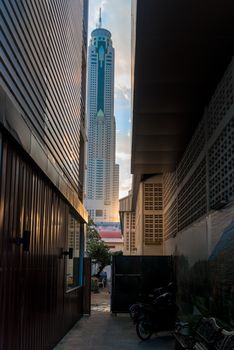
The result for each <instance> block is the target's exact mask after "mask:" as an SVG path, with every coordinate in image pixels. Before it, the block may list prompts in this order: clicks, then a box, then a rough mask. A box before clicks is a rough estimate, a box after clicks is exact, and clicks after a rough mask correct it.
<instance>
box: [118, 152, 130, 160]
mask: <svg viewBox="0 0 234 350" xmlns="http://www.w3.org/2000/svg"><path fill="white" fill-rule="evenodd" d="M116 159H122V160H130V159H131V154H130V153H125V152H122V153H121V152H117V153H116Z"/></svg>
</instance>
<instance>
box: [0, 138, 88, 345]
mask: <svg viewBox="0 0 234 350" xmlns="http://www.w3.org/2000/svg"><path fill="white" fill-rule="evenodd" d="M0 203H1V205H0V257H1V258H0V308H1V318H0V349H1V350H12V349H19V350H24V349H35V350H45V349H52V348H53V346H54V345H55V344H56V343H57V341H58V340H59V339H60V338H61V337H63V335H64V334H65V333H66V332H67V331H68V330H69V329H70V328H71V327H72V325H73V324H74V323H75V322H76V321H77V320H78V319H79V317H80V316H81V315H82V312H83V311H82V302H83V300H82V293H83V287H82V283H81V281H82V266H81V264H79V260H81V259H82V250H83V248H82V244H81V245H80V251H79V254H77V252H75V251H74V259H73V260H69V259H68V257H67V256H63V255H61V253H62V251H68V248H70V247H71V244H70V242H69V241H68V231H69V218H70V216H71V214H72V216H73V217H74V220H75V221H76V222H77V223H79V220H80V219H79V217H78V215H77V214H75V213H74V212H73V211H72V208H71V206H70V205H69V204H68V202H67V201H66V200H65V199H64V197H62V196H61V194H60V193H59V191H58V190H57V189H56V188H55V187H54V186H53V185H52V184H51V182H50V181H49V180H48V179H46V178H45V176H44V175H43V173H42V172H41V170H40V169H39V168H38V167H37V166H36V165H35V164H33V162H31V161H30V159H29V158H28V156H27V155H26V154H25V153H24V152H23V151H22V150H21V149H20V147H19V146H18V144H17V143H16V142H15V141H14V140H13V139H12V138H9V136H8V135H5V134H3V133H0ZM24 231H29V233H30V245H29V251H24V250H23V246H22V244H21V245H17V244H16V239H17V237H20V238H22V237H23V233H24ZM79 240H80V241H82V240H83V224H81V228H80V233H79ZM71 261H73V264H74V266H76V267H75V269H79V271H75V269H74V278H75V276H77V278H79V275H80V278H79V280H77V281H76V283H74V284H73V287H75V286H76V288H73V289H70V286H69V283H70V282H69V280H68V279H67V272H69V268H68V263H70V262H71ZM74 282H75V281H74Z"/></svg>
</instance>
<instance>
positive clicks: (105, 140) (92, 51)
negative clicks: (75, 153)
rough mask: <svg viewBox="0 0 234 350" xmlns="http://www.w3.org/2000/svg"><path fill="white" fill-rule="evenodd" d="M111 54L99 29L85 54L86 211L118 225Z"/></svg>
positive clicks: (109, 42)
mask: <svg viewBox="0 0 234 350" xmlns="http://www.w3.org/2000/svg"><path fill="white" fill-rule="evenodd" d="M114 64H115V51H114V48H113V47H112V40H111V33H110V32H109V31H108V30H106V29H104V28H102V23H101V11H100V17H99V26H98V28H96V29H95V30H93V31H92V33H91V40H90V45H89V50H88V102H87V115H88V170H87V209H88V211H89V214H90V216H91V217H92V218H93V220H94V221H95V222H100V221H101V222H115V221H118V193H119V165H118V164H115V133H116V130H115V117H114Z"/></svg>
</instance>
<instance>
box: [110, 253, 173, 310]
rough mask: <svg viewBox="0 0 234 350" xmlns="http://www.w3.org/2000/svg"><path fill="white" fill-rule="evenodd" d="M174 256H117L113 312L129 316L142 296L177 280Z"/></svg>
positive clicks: (113, 267) (113, 271)
mask: <svg viewBox="0 0 234 350" xmlns="http://www.w3.org/2000/svg"><path fill="white" fill-rule="evenodd" d="M173 271H174V268H173V258H172V257H171V256H113V260H112V292H111V311H112V312H113V313H121V312H128V310H129V307H130V305H132V304H133V303H134V302H136V301H137V300H139V295H144V294H148V293H150V292H152V290H153V289H155V288H157V287H161V286H166V285H167V284H168V283H169V282H171V281H173V280H174V272H173Z"/></svg>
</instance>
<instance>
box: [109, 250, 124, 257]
mask: <svg viewBox="0 0 234 350" xmlns="http://www.w3.org/2000/svg"><path fill="white" fill-rule="evenodd" d="M111 255H112V256H116V255H117V256H119V255H123V252H122V250H118V251H117V252H113V253H111Z"/></svg>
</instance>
